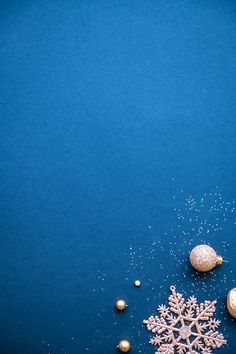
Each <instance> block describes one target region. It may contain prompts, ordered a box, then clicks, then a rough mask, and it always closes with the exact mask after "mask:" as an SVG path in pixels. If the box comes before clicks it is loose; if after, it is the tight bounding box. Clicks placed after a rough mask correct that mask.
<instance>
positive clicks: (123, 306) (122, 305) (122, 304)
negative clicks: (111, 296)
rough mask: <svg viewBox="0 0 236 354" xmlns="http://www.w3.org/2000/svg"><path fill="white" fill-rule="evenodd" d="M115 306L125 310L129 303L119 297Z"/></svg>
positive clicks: (119, 309)
mask: <svg viewBox="0 0 236 354" xmlns="http://www.w3.org/2000/svg"><path fill="white" fill-rule="evenodd" d="M115 307H116V309H117V310H118V311H124V310H125V309H126V307H128V305H127V304H126V302H125V300H122V299H119V300H117V301H116V303H115Z"/></svg>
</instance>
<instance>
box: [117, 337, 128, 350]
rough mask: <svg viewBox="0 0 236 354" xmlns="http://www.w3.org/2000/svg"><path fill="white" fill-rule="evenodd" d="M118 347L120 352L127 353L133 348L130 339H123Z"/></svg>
mask: <svg viewBox="0 0 236 354" xmlns="http://www.w3.org/2000/svg"><path fill="white" fill-rule="evenodd" d="M117 348H118V349H119V351H120V352H122V353H127V352H129V351H130V349H131V344H130V342H129V341H128V340H126V339H123V340H121V341H120V342H119V344H118V345H117Z"/></svg>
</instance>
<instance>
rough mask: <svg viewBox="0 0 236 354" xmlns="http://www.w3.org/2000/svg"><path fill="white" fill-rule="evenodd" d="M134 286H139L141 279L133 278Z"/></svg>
mask: <svg viewBox="0 0 236 354" xmlns="http://www.w3.org/2000/svg"><path fill="white" fill-rule="evenodd" d="M134 286H136V287H137V288H139V287H140V286H141V281H140V280H135V281H134Z"/></svg>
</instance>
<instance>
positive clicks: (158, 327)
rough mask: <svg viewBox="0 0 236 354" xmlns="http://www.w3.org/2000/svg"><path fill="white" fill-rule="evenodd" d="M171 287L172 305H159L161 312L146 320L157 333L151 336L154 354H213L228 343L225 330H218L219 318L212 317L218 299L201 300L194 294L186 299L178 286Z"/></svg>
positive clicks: (151, 329) (149, 327)
mask: <svg viewBox="0 0 236 354" xmlns="http://www.w3.org/2000/svg"><path fill="white" fill-rule="evenodd" d="M170 290H171V295H170V296H169V306H168V307H166V306H165V305H160V306H158V308H157V310H158V312H159V314H160V315H159V316H151V317H149V319H148V320H144V321H143V323H145V324H146V325H147V329H148V330H149V331H151V332H152V333H155V336H154V337H153V338H152V339H151V340H150V343H151V344H152V345H154V346H155V347H156V349H157V351H156V352H155V354H158V353H162V354H175V353H177V354H198V353H201V354H211V353H212V350H213V349H216V348H220V347H221V346H222V345H223V344H226V340H225V339H224V336H223V334H222V333H219V332H218V331H217V328H218V327H219V325H220V321H219V320H216V319H214V318H213V315H214V313H215V310H216V307H215V305H216V303H217V301H204V303H201V304H198V303H197V299H196V298H195V296H190V298H189V299H188V300H187V301H185V300H184V298H183V296H182V295H181V294H179V293H177V292H176V288H175V286H171V287H170Z"/></svg>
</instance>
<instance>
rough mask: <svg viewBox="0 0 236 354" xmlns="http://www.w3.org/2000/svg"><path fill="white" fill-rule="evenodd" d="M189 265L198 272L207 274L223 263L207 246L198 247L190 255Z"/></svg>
mask: <svg viewBox="0 0 236 354" xmlns="http://www.w3.org/2000/svg"><path fill="white" fill-rule="evenodd" d="M190 263H191V264H192V266H193V268H195V269H196V270H197V271H198V272H208V271H210V270H212V269H213V268H215V266H216V265H220V264H222V263H223V258H222V257H221V256H219V255H217V253H216V251H215V250H214V249H213V248H212V247H210V246H208V245H204V244H203V245H198V246H196V247H194V248H193V250H192V251H191V253H190Z"/></svg>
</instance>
